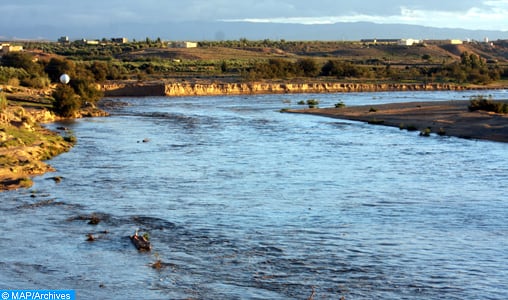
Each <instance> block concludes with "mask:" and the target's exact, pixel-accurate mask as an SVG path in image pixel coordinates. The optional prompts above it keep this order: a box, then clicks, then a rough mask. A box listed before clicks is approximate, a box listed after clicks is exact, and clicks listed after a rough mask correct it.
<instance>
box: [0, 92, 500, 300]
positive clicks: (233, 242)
mask: <svg viewBox="0 0 508 300" xmlns="http://www.w3.org/2000/svg"><path fill="white" fill-rule="evenodd" d="M484 93H485V92H484ZM490 93H491V94H493V96H494V98H504V99H506V98H508V97H507V96H508V93H507V92H506V91H492V92H490ZM474 94H476V93H474V92H431V93H430V92H429V93H427V92H419V93H357V94H330V95H262V96H234V97H233V96H232V97H183V98H162V97H160V98H157V97H155V98H150V97H149V98H123V99H112V101H113V102H114V103H123V104H128V105H119V106H113V107H111V108H109V110H110V112H111V114H112V115H111V117H109V118H94V119H83V120H76V121H72V122H68V123H65V124H63V126H66V127H68V128H70V129H71V130H72V131H73V133H74V134H75V135H76V136H77V138H78V144H77V145H76V146H75V147H74V148H73V149H72V150H71V151H70V152H68V153H65V154H62V155H60V156H58V157H56V158H54V159H53V160H52V161H51V162H50V163H51V165H53V166H54V167H55V168H56V169H57V170H58V171H57V172H56V173H51V174H46V175H44V176H41V177H37V178H36V179H35V185H34V186H33V187H32V188H31V189H28V190H20V191H11V192H5V193H1V194H0V219H1V220H2V222H1V225H0V228H1V229H2V235H3V237H2V241H1V245H2V247H0V270H1V272H0V288H10V289H14V288H15V289H32V288H33V289H43V288H44V289H74V290H76V294H77V297H78V299H308V298H309V297H313V299H339V298H340V297H342V296H344V297H345V298H346V299H438V298H439V299H506V297H507V295H508V267H507V266H508V222H507V220H508V194H507V190H508V189H507V183H508V163H507V162H508V144H504V143H496V142H488V141H477V140H466V139H458V138H452V137H438V136H432V137H430V138H424V137H419V136H418V133H414V132H407V131H400V130H399V129H397V128H389V127H382V126H372V125H368V124H363V123H358V122H350V121H342V120H338V119H329V118H324V117H318V116H309V115H297V114H283V113H279V110H280V109H281V108H284V107H296V106H297V105H296V103H297V102H298V101H299V100H306V99H310V98H316V99H319V100H320V102H321V107H329V106H333V104H335V103H337V102H338V101H339V100H342V101H344V102H345V103H346V104H347V105H359V104H376V103H387V102H409V101H432V100H450V99H457V100H464V99H468V97H469V96H471V95H474ZM48 126H49V127H51V128H56V127H57V126H62V124H50V125H48ZM144 139H147V140H148V142H142V141H143V140H144ZM55 176H60V177H61V178H62V181H61V182H59V183H57V182H55V181H54V180H52V178H53V177H55ZM92 215H94V216H96V217H98V218H99V220H100V223H99V224H98V225H90V224H88V223H89V219H90V217H91V216H92ZM136 229H139V230H140V232H148V233H149V235H150V240H151V241H152V244H153V250H152V252H151V253H140V252H138V251H137V250H136V249H135V248H134V246H133V245H132V244H131V242H130V240H129V238H128V236H129V235H131V234H132V233H133V232H134V231H135V230H136ZM90 233H91V234H93V235H94V236H95V237H96V240H95V241H93V242H89V241H86V239H87V235H88V234H90ZM157 260H160V261H161V262H162V268H160V269H156V268H152V266H151V264H152V263H154V262H155V261H157Z"/></svg>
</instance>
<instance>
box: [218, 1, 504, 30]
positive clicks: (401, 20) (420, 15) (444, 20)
mask: <svg viewBox="0 0 508 300" xmlns="http://www.w3.org/2000/svg"><path fill="white" fill-rule="evenodd" d="M483 4H484V5H485V6H482V8H479V7H471V8H469V9H468V10H466V11H450V10H447V11H440V10H427V9H412V8H409V7H406V6H401V7H400V12H399V14H392V15H388V16H386V15H376V14H348V15H339V16H322V17H280V18H245V19H229V20H225V21H245V22H256V23H297V24H333V23H338V22H374V23H379V24H411V25H424V26H431V27H440V28H464V29H473V30H476V29H483V30H505V31H507V30H508V18H507V17H506V16H508V0H506V1H505V0H502V1H493V0H491V1H484V3H483Z"/></svg>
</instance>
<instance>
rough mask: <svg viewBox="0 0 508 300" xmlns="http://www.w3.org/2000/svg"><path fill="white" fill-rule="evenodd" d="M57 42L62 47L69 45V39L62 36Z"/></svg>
mask: <svg viewBox="0 0 508 300" xmlns="http://www.w3.org/2000/svg"><path fill="white" fill-rule="evenodd" d="M58 42H59V43H60V44H62V45H67V44H69V43H70V42H69V37H68V36H62V37H60V38H59V39H58Z"/></svg>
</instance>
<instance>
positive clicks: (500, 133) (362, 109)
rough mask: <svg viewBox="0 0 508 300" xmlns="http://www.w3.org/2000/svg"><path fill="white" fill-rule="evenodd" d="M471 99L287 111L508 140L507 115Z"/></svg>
mask: <svg viewBox="0 0 508 300" xmlns="http://www.w3.org/2000/svg"><path fill="white" fill-rule="evenodd" d="M507 102H508V101H507ZM469 103H470V101H468V100H464V101H440V102H411V103H393V104H382V105H367V106H355V107H343V108H314V109H303V110H288V111H287V112H290V113H303V114H313V115H319V116H325V117H331V118H338V119H347V120H352V121H361V122H367V123H369V124H374V125H384V126H392V127H398V128H400V129H401V130H411V131H413V130H414V131H419V132H421V133H422V134H423V135H427V134H430V133H435V134H439V135H446V136H454V137H459V138H468V139H480V140H490V141H496V142H504V143H508V115H507V114H496V113H491V112H486V111H473V112H470V111H469V110H468V105H469Z"/></svg>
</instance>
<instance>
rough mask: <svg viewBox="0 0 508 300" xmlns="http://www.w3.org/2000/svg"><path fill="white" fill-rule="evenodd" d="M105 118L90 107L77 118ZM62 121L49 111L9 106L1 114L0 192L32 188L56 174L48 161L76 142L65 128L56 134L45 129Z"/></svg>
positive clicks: (67, 149) (102, 113)
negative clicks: (38, 180) (36, 181)
mask: <svg viewBox="0 0 508 300" xmlns="http://www.w3.org/2000/svg"><path fill="white" fill-rule="evenodd" d="M105 115H107V113H105V112H102V111H100V110H97V109H92V108H89V109H85V110H83V111H81V112H80V113H79V114H78V115H76V117H92V116H105ZM58 120H60V118H59V117H57V116H55V114H54V113H52V112H50V111H49V110H47V109H45V108H36V107H23V106H17V105H16V106H12V105H9V106H7V107H6V108H5V109H3V110H2V111H0V191H3V190H12V189H18V188H26V187H30V186H31V185H32V180H31V178H32V177H33V176H37V175H42V174H44V173H46V172H51V171H54V169H53V168H52V167H51V166H50V165H48V164H47V163H45V162H44V161H46V160H48V159H50V158H52V157H54V156H56V155H59V154H61V153H63V152H67V151H69V150H70V149H71V148H72V146H73V145H74V143H75V142H76V141H75V138H74V137H73V136H72V135H70V133H68V132H66V131H65V129H63V130H62V131H61V132H53V131H50V130H48V129H46V128H44V127H43V126H41V124H43V123H49V122H55V121H58Z"/></svg>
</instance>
